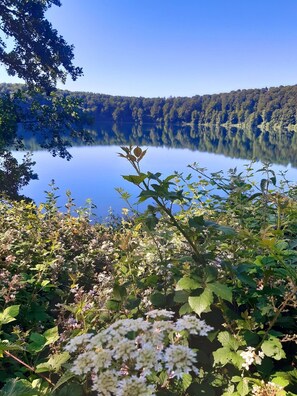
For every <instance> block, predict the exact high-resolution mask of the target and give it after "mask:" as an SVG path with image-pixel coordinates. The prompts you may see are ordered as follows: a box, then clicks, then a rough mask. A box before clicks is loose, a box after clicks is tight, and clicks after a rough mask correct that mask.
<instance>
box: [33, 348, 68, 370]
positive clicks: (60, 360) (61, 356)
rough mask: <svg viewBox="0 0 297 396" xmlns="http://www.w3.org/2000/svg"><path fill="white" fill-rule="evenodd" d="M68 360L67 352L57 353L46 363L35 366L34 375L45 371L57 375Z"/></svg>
mask: <svg viewBox="0 0 297 396" xmlns="http://www.w3.org/2000/svg"><path fill="white" fill-rule="evenodd" d="M69 358H70V355H69V353H68V352H63V353H58V354H55V355H53V356H51V357H50V358H49V360H48V361H47V362H44V363H40V364H38V366H36V370H35V371H36V373H43V372H46V371H54V372H55V373H57V372H58V371H59V370H60V369H61V367H62V365H63V364H64V363H66V362H67V361H68V360H69Z"/></svg>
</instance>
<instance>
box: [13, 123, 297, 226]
mask: <svg viewBox="0 0 297 396" xmlns="http://www.w3.org/2000/svg"><path fill="white" fill-rule="evenodd" d="M92 134H93V136H94V145H93V146H79V142H74V143H73V147H72V148H70V149H69V151H70V153H71V154H72V156H73V158H72V159H71V160H70V161H66V160H65V159H61V158H58V157H52V156H51V154H50V153H48V152H47V151H42V150H40V149H39V147H38V142H36V141H32V140H30V141H27V142H26V143H27V146H28V148H30V149H31V150H32V151H33V159H34V160H35V161H36V165H35V168H34V170H35V171H36V173H37V174H38V176H39V180H37V181H32V182H31V183H30V185H29V186H27V187H26V188H24V189H23V194H25V195H27V196H29V197H31V198H33V199H34V200H35V201H36V203H40V202H44V200H45V193H44V191H46V190H49V189H50V188H49V183H50V182H51V180H52V179H54V180H55V185H56V186H57V187H59V190H58V191H57V195H59V196H60V198H59V201H58V202H59V205H60V206H61V208H63V205H64V204H65V203H66V191H67V190H70V191H71V193H72V196H73V198H74V199H75V203H76V204H77V205H78V206H83V205H84V203H85V202H86V200H87V199H91V200H92V201H93V202H94V204H96V206H97V209H96V210H95V212H96V214H97V215H98V217H99V218H100V219H104V218H105V217H106V216H107V215H108V212H109V210H110V209H111V208H112V210H113V211H114V212H115V213H118V214H119V213H121V208H122V207H126V204H125V203H124V202H123V201H122V199H121V198H120V196H119V194H118V192H117V191H116V190H115V188H116V187H121V188H124V189H125V190H127V191H128V192H130V193H131V194H132V195H133V197H134V199H132V202H135V201H136V200H137V194H138V191H137V188H136V187H134V186H133V185H132V184H130V183H128V182H126V181H125V180H123V178H122V175H128V174H133V169H132V168H131V165H130V164H129V163H128V162H127V161H126V160H125V159H123V158H120V157H119V156H118V155H117V153H119V152H120V151H121V150H120V147H119V145H128V144H130V143H131V144H139V145H140V146H142V147H143V148H147V147H148V152H147V154H146V156H145V157H144V159H143V160H142V163H141V166H142V170H143V171H144V172H146V171H151V172H157V171H159V172H161V173H162V175H164V176H167V175H169V174H172V173H173V172H174V171H178V172H184V173H185V174H188V173H190V169H188V168H187V165H188V164H192V163H194V162H196V163H198V164H199V166H201V167H204V168H207V169H208V172H209V173H210V172H217V171H220V170H223V171H225V172H227V171H228V170H229V169H230V168H234V167H237V168H238V169H243V168H244V165H246V164H248V163H250V161H251V160H252V159H257V160H269V161H270V162H272V163H274V165H273V168H274V170H275V171H276V172H279V171H284V170H287V178H288V179H289V180H292V181H294V182H296V181H297V164H296V163H295V160H296V159H297V155H296V156H295V153H296V151H297V144H296V145H295V139H296V136H295V135H294V134H292V135H291V136H289V138H287V137H286V139H285V138H284V137H283V138H282V139H280V138H279V136H278V135H277V134H268V135H267V132H265V134H264V133H259V131H254V132H251V131H248V132H244V131H240V130H234V129H233V131H232V130H231V131H226V130H224V129H219V130H217V131H214V130H207V129H205V130H202V131H201V130H200V131H197V130H193V129H191V128H189V127H186V128H175V129H167V130H166V128H161V127H159V128H157V127H151V126H144V127H142V128H140V129H139V127H137V128H136V127H135V126H131V125H130V126H128V125H125V126H122V127H119V126H115V125H103V126H98V127H97V129H96V130H94V131H92ZM108 142H109V143H110V144H108ZM23 154H24V153H21V152H18V153H16V156H17V157H18V158H21V157H22V156H23ZM275 163H278V164H275ZM291 163H292V164H291ZM258 166H260V164H258Z"/></svg>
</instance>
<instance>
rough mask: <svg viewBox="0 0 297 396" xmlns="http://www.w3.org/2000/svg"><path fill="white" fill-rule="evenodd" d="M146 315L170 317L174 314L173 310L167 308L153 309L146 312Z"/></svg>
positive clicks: (153, 317)
mask: <svg viewBox="0 0 297 396" xmlns="http://www.w3.org/2000/svg"><path fill="white" fill-rule="evenodd" d="M146 316H147V317H148V318H152V319H155V318H168V319H170V318H172V317H173V316H174V312H172V311H167V309H154V310H152V311H149V312H147V314H146Z"/></svg>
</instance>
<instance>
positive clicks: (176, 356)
mask: <svg viewBox="0 0 297 396" xmlns="http://www.w3.org/2000/svg"><path fill="white" fill-rule="evenodd" d="M164 359H165V366H166V368H167V371H168V374H169V375H171V376H172V377H178V378H181V377H182V375H183V374H186V373H189V372H191V371H194V372H195V373H196V374H198V370H197V368H196V367H195V363H196V354H195V352H194V351H192V349H190V348H189V347H187V346H184V345H170V346H169V347H168V348H167V349H166V350H165V355H164Z"/></svg>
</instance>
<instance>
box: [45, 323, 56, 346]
mask: <svg viewBox="0 0 297 396" xmlns="http://www.w3.org/2000/svg"><path fill="white" fill-rule="evenodd" d="M43 336H44V337H45V339H46V343H45V345H50V344H53V343H54V342H56V341H57V340H58V339H59V331H58V327H57V326H55V327H52V328H51V329H48V330H46V331H45V332H44V333H43Z"/></svg>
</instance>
